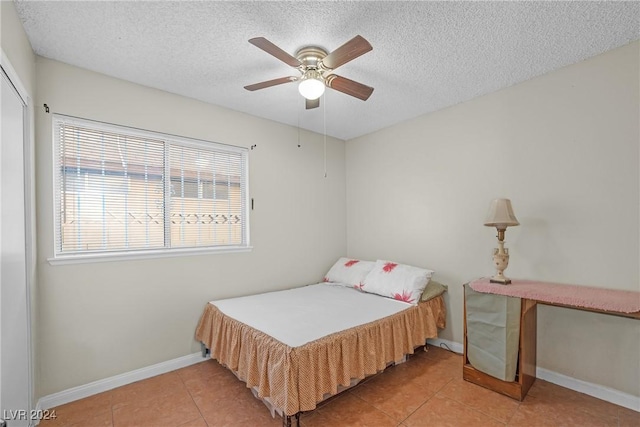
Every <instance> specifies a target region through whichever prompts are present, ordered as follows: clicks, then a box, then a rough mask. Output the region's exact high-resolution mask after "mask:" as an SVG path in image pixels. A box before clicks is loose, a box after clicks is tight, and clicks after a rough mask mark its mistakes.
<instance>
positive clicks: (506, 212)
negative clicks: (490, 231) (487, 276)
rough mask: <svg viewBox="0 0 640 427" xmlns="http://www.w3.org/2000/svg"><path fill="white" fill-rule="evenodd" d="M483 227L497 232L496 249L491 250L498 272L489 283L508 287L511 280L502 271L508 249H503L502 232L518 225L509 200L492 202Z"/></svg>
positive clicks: (507, 256) (505, 263)
mask: <svg viewBox="0 0 640 427" xmlns="http://www.w3.org/2000/svg"><path fill="white" fill-rule="evenodd" d="M484 225H486V226H487V227H495V228H496V229H497V230H498V247H497V248H495V249H494V250H493V264H494V265H495V266H496V270H497V271H498V272H497V274H496V275H495V276H493V277H492V278H491V280H490V281H491V283H501V284H503V285H508V284H509V283H511V279H508V278H506V277H505V276H504V270H506V268H507V266H508V265H509V249H505V247H504V232H505V231H506V229H507V227H514V226H516V225H520V223H519V222H518V220H517V219H516V216H515V215H514V213H513V208H512V207H511V200H509V199H494V200H492V201H491V206H489V212H488V213H487V218H486V219H485V220H484Z"/></svg>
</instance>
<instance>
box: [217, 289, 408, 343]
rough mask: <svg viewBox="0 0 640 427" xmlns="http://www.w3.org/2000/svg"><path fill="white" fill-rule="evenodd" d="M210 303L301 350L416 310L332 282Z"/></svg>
mask: <svg viewBox="0 0 640 427" xmlns="http://www.w3.org/2000/svg"><path fill="white" fill-rule="evenodd" d="M210 303H211V304H213V305H215V306H216V307H217V308H218V310H220V311H221V312H222V313H224V314H225V315H227V316H229V317H231V318H233V319H235V320H238V321H240V322H242V323H244V324H246V325H249V326H251V327H253V328H255V329H257V330H259V331H262V332H264V333H266V334H268V335H271V336H272V337H274V338H275V339H277V340H278V341H280V342H282V343H284V344H286V345H288V346H289V347H299V346H301V345H303V344H306V343H308V342H311V341H315V340H317V339H319V338H322V337H324V336H326V335H330V334H333V333H335V332H339V331H343V330H345V329H349V328H353V327H355V326H359V325H363V324H365V323H369V322H373V321H374V320H378V319H381V318H383V317H387V316H390V315H392V314H395V313H398V312H400V311H402V310H406V309H408V308H410V307H412V306H411V305H410V304H408V303H405V302H402V301H396V300H393V299H390V298H385V297H381V296H379V295H374V294H368V293H365V292H360V291H358V290H356V289H353V288H350V287H345V286H340V285H335V284H331V283H319V284H317V285H309V286H304V287H302V288H295V289H289V290H286V291H277V292H269V293H265V294H259V295H250V296H246V297H239V298H230V299H224V300H218V301H211V302H210Z"/></svg>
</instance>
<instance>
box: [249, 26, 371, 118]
mask: <svg viewBox="0 0 640 427" xmlns="http://www.w3.org/2000/svg"><path fill="white" fill-rule="evenodd" d="M249 43H251V44H252V45H254V46H256V47H258V48H260V49H262V50H264V51H265V52H267V53H268V54H270V55H273V56H275V57H276V58H277V59H279V60H280V61H282V62H284V63H285V64H287V65H290V66H291V67H294V68H296V69H297V70H298V71H299V72H300V74H301V75H300V76H289V77H280V78H278V79H273V80H267V81H264V82H260V83H255V84H252V85H249V86H245V87H244V88H245V89H247V90H250V91H254V90H258V89H264V88H267V87H271V86H276V85H280V84H283V83H289V82H295V81H299V82H300V84H299V86H298V90H299V91H300V94H301V95H302V96H304V98H305V106H306V109H307V110H309V109H311V108H317V107H318V106H320V96H322V94H323V93H324V89H325V87H330V88H332V89H334V90H337V91H339V92H342V93H346V94H347V95H351V96H353V97H355V98H358V99H361V100H363V101H366V100H367V99H369V97H370V96H371V94H372V93H373V88H372V87H370V86H366V85H363V84H362V83H358V82H356V81H353V80H349V79H347V78H346V77H341V76H338V75H337V74H333V70H335V69H336V68H338V67H339V66H341V65H344V64H346V63H347V62H349V61H351V60H353V59H356V58H357V57H359V56H360V55H363V54H365V53H367V52H369V51H370V50H372V49H373V47H371V44H369V42H368V41H367V40H366V39H365V38H364V37H362V36H355V37H354V38H352V39H351V40H349V41H348V42H346V43H345V44H343V45H342V46H340V47H339V48H337V49H336V50H334V51H333V52H331V53H327V51H325V50H324V49H322V48H320V47H317V46H305V47H303V48H301V49H300V50H298V51H297V52H296V56H291V55H289V54H288V53H287V52H285V51H284V50H282V49H280V48H279V47H278V46H276V45H275V44H273V43H271V42H270V41H269V40H267V39H265V38H264V37H255V38H252V39H250V40H249Z"/></svg>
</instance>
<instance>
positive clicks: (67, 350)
mask: <svg viewBox="0 0 640 427" xmlns="http://www.w3.org/2000/svg"><path fill="white" fill-rule="evenodd" d="M37 84H38V98H37V102H36V105H42V104H44V103H47V104H48V105H49V106H50V107H51V110H52V112H57V113H63V114H69V115H73V116H78V117H83V118H88V119H94V120H101V121H105V122H111V123H116V124H120V125H126V126H134V127H138V128H142V129H149V130H154V131H159V132H166V133H171V134H176V135H181V136H186V137H193V138H200V139H205V140H211V141H216V142H221V143H225V144H232V145H237V146H242V147H250V146H251V145H252V144H257V147H256V148H255V149H254V150H250V151H249V153H250V157H249V162H250V171H249V173H250V175H249V180H250V184H249V185H250V196H251V197H252V198H254V199H255V210H254V211H252V212H251V218H250V226H251V243H252V245H253V247H254V249H253V251H251V252H250V253H236V254H218V255H201V256H191V257H176V258H162V259H149V260H136V261H127V262H105V263H91V264H79V265H78V264H76V265H56V266H51V265H49V263H48V262H47V258H49V257H51V256H52V255H53V188H52V176H53V175H52V173H53V172H52V137H51V134H52V131H51V114H45V113H44V111H43V109H42V108H38V109H37V111H36V133H37V135H38V138H37V154H38V157H37V170H38V176H37V184H38V188H37V192H38V194H37V201H38V215H39V218H38V236H39V248H38V249H39V252H38V273H39V288H40V292H39V297H40V300H39V302H40V304H39V315H40V330H41V334H40V354H39V357H38V363H39V365H40V371H41V378H40V381H39V384H38V385H39V387H38V394H39V396H43V395H47V394H51V393H54V392H58V391H61V390H65V389H68V388H70V387H74V386H78V385H82V384H87V383H89V382H91V381H95V380H99V379H103V378H107V377H110V376H113V375H117V374H120V373H123V372H128V371H131V370H134V369H137V368H141V367H145V366H149V365H152V364H154V363H158V362H163V361H167V360H171V359H174V358H176V357H180V356H184V355H187V354H191V353H193V352H196V351H198V350H199V346H198V345H197V343H196V342H195V341H194V338H193V334H194V330H195V327H196V323H197V321H198V318H199V316H200V314H201V312H202V309H203V307H204V305H205V304H206V302H207V301H209V300H212V299H216V298H224V297H231V296H238V295H246V294H252V293H257V292H262V291H268V290H275V289H282V288H287V287H294V286H299V285H303V284H308V283H313V282H317V281H319V280H321V279H322V276H323V274H324V273H325V272H326V271H327V270H328V269H329V267H330V266H331V265H332V264H333V262H335V260H336V258H337V257H339V256H340V255H342V254H344V253H345V252H346V230H345V217H346V214H345V179H344V170H345V164H344V143H343V142H342V141H339V140H336V139H332V138H327V156H328V159H327V165H328V177H327V178H324V174H323V142H322V141H323V138H322V136H321V135H318V134H313V133H308V132H303V133H302V135H301V142H302V144H301V148H298V146H297V141H298V131H297V129H296V128H292V127H290V126H285V125H281V124H277V123H274V122H270V121H267V120H263V119H258V118H255V117H252V116H249V115H246V114H241V113H237V112H233V111H230V110H226V109H223V108H219V107H216V106H213V105H210V104H205V103H202V102H199V101H195V100H192V99H187V98H184V97H180V96H177V95H173V94H169V93H166V92H161V91H158V90H155V89H150V88H147V87H143V86H139V85H136V84H133V83H128V82H125V81H122V80H117V79H114V78H111V77H107V76H105V75H101V74H97V73H93V72H90V71H87V70H83V69H79V68H75V67H72V66H69V65H65V64H62V63H60V62H55V61H51V60H48V59H44V58H38V60H37Z"/></svg>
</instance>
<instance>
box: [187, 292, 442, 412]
mask: <svg viewBox="0 0 640 427" xmlns="http://www.w3.org/2000/svg"><path fill="white" fill-rule="evenodd" d="M445 317H446V308H445V305H444V300H443V298H442V296H438V297H436V298H433V299H431V300H429V301H425V302H421V303H420V304H418V305H417V306H412V307H410V308H408V309H406V310H404V311H401V312H399V313H396V314H394V315H392V316H388V317H385V318H383V319H380V320H376V321H374V322H371V323H367V324H365V325H361V326H357V327H354V328H351V329H347V330H344V331H341V332H337V333H335V334H331V335H328V336H326V337H323V338H320V339H318V340H316V341H312V342H309V343H307V344H304V345H302V346H300V347H289V346H287V345H285V344H283V343H281V342H280V341H278V340H276V339H275V338H272V337H271V336H269V335H267V334H265V333H263V332H260V331H258V330H256V329H254V328H252V327H250V326H247V325H246V324H244V323H242V322H239V321H237V320H235V319H232V318H230V317H228V316H226V315H225V314H223V313H222V312H221V311H220V310H218V308H217V307H216V306H214V305H213V304H207V305H206V307H205V309H204V312H203V313H202V316H201V317H200V322H199V324H198V327H197V329H196V339H197V340H199V341H201V342H202V343H204V344H205V345H206V346H207V348H209V349H210V351H211V357H212V358H213V359H216V360H217V361H218V362H220V363H221V364H223V365H225V366H226V367H227V368H229V369H230V370H232V371H233V372H234V373H235V374H236V376H238V378H240V379H241V380H243V381H244V382H246V383H247V387H249V388H252V389H254V390H255V391H256V392H257V394H258V397H260V398H265V397H267V398H268V399H269V400H270V402H271V403H272V404H273V405H274V406H275V407H276V408H277V409H278V412H280V411H282V412H283V413H284V414H285V415H294V414H296V413H298V412H301V411H310V410H313V409H315V407H316V404H317V403H318V402H321V401H322V400H323V399H324V398H325V397H326V395H334V394H336V393H337V392H338V387H339V386H344V387H348V386H349V385H350V384H351V383H352V379H356V380H360V379H363V378H365V377H366V376H369V375H372V374H375V373H377V372H380V371H382V370H384V368H385V367H386V366H387V365H388V364H389V363H392V362H399V361H401V360H402V359H403V358H404V357H405V355H407V354H412V353H413V351H414V349H415V348H416V347H419V346H421V345H424V344H425V342H426V340H427V339H428V338H436V337H437V336H438V328H444V327H445Z"/></svg>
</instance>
